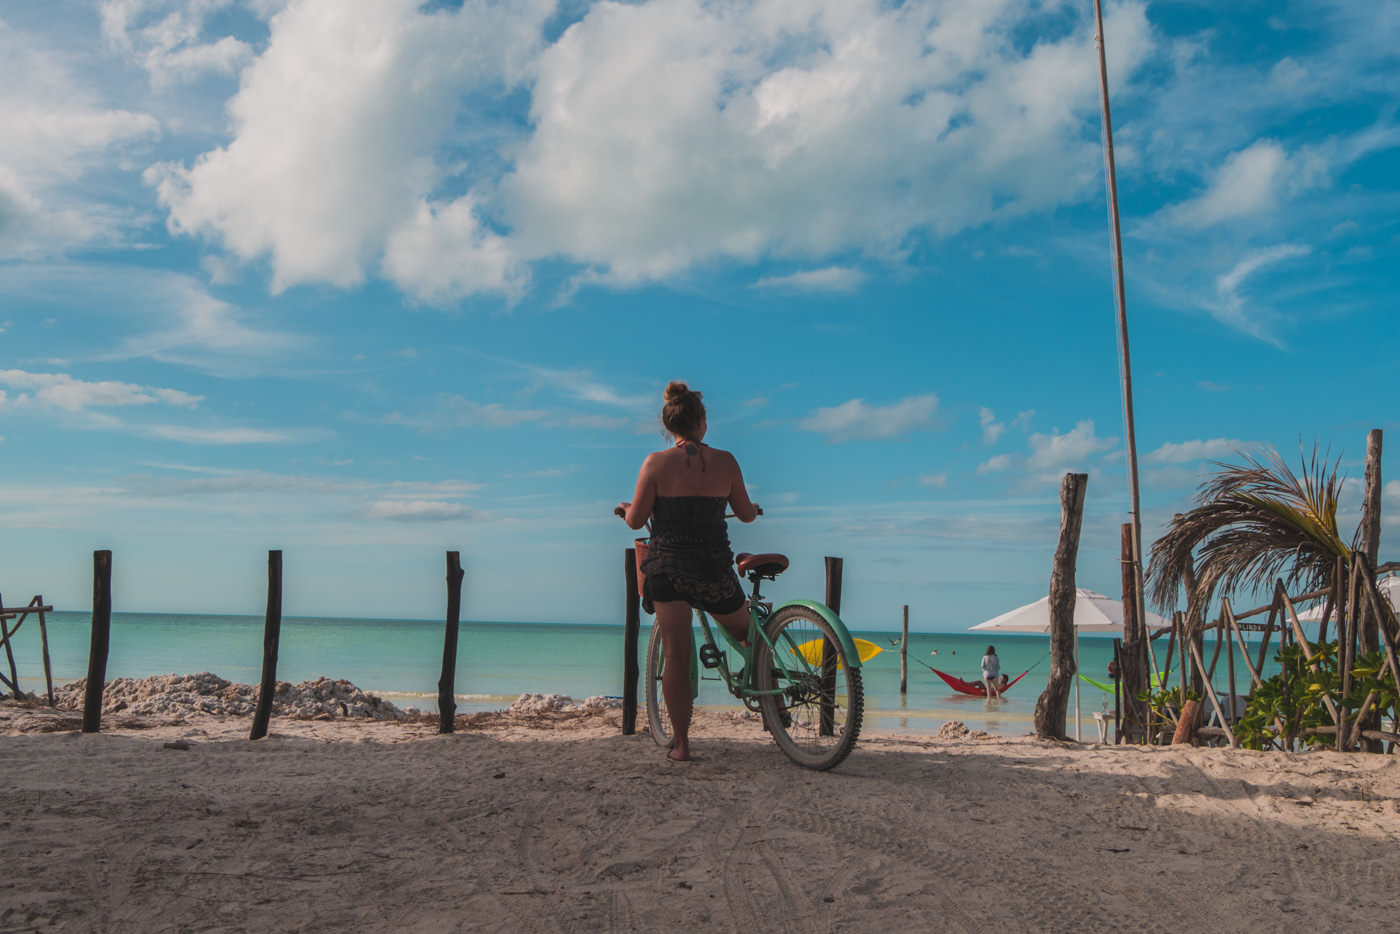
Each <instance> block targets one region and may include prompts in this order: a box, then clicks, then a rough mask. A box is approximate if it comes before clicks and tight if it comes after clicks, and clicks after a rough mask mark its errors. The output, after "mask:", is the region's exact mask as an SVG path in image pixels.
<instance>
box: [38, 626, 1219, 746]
mask: <svg viewBox="0 0 1400 934" xmlns="http://www.w3.org/2000/svg"><path fill="white" fill-rule="evenodd" d="M47 623H48V637H49V655H50V658H51V663H52V666H53V672H54V680H55V683H57V684H62V683H66V682H68V681H73V680H76V679H78V678H81V677H84V676H85V675H86V674H87V655H88V644H89V638H90V624H91V616H90V614H86V613H53V614H50V615H49V616H48V617H47ZM444 630H445V626H444V624H443V622H442V621H433V620H385V619H334V618H310V617H288V618H286V619H284V620H283V621H282V629H281V638H280V646H279V653H278V666H277V676H278V678H279V679H281V680H283V681H291V682H297V681H303V680H307V679H311V678H316V677H319V676H322V675H324V676H327V677H331V678H344V679H346V680H349V681H352V682H354V683H355V684H356V685H358V686H359V687H361V688H364V689H365V690H367V691H372V692H374V693H376V694H380V695H382V696H384V697H385V698H387V699H389V700H391V701H393V702H394V703H396V704H398V705H399V706H401V707H402V706H416V707H419V708H422V709H424V710H436V707H437V682H438V677H439V675H440V673H441V670H442V646H443V636H444ZM649 634H650V629H649V628H648V627H645V626H644V627H643V629H642V631H641V637H640V649H639V652H638V655H639V658H638V664H639V666H642V665H644V660H643V659H642V658H641V655H642V654H643V653H644V652H645V648H646V644H647V637H648V635H649ZM856 635H858V636H860V637H861V638H864V639H868V640H870V641H871V642H874V643H875V644H876V645H879V646H881V647H882V648H883V650H884V651H882V652H881V653H880V654H879V655H878V656H876V657H875V658H874V659H872V660H870V661H868V662H866V663H865V665H864V666H863V667H862V674H863V681H864V685H865V697H866V721H865V722H866V724H867V726H869V727H870V728H872V729H881V730H894V731H910V732H920V733H923V732H935V731H937V729H938V728H939V727H940V726H942V725H943V724H944V723H946V722H948V721H949V720H961V721H962V722H963V723H965V724H966V725H967V726H968V727H969V728H970V729H980V730H986V731H987V732H989V733H995V734H999V735H1016V734H1020V733H1026V732H1029V731H1030V730H1031V729H1032V728H1033V724H1032V716H1033V714H1034V711H1035V702H1036V699H1037V697H1038V696H1039V694H1040V692H1041V691H1042V690H1044V687H1045V681H1046V678H1047V677H1048V674H1049V657H1048V656H1049V651H1050V641H1049V637H1047V636H1031V635H1015V636H1006V635H998V636H997V637H996V638H995V639H993V640H991V641H992V642H993V643H994V644H995V645H996V647H997V653H998V654H999V655H1000V656H1001V659H1002V671H1004V672H1006V673H1007V674H1009V675H1010V676H1011V677H1012V678H1015V677H1016V676H1017V675H1018V674H1020V673H1021V672H1022V671H1027V670H1028V671H1029V674H1027V675H1026V677H1025V678H1024V679H1023V680H1022V681H1021V682H1020V683H1019V684H1017V685H1015V686H1014V687H1013V688H1012V689H1011V690H1010V691H1009V692H1008V694H1007V697H1006V699H1004V700H1003V701H1002V702H1001V703H999V704H988V702H987V701H985V700H983V699H981V698H975V697H967V696H964V695H961V694H958V693H956V692H954V691H952V690H951V689H950V688H948V687H947V685H945V684H944V683H943V682H942V681H941V680H940V679H939V678H938V677H936V676H935V675H934V674H933V673H932V672H931V671H930V670H929V669H928V667H927V666H928V665H933V666H936V667H937V668H939V669H940V670H942V671H946V672H948V673H950V674H954V675H957V676H959V677H961V678H964V679H966V680H969V681H974V680H977V678H978V677H979V669H978V664H979V662H980V660H981V657H982V654H983V653H984V652H985V651H986V647H987V644H988V639H987V636H986V635H985V634H973V633H936V632H919V633H910V634H909V656H908V657H909V665H908V681H907V691H906V692H905V693H903V694H901V693H900V690H899V648H898V640H899V633H897V632H858V633H856ZM262 641H263V620H262V618H260V617H253V616H214V615H204V614H171V613H114V614H112V630H111V645H110V650H109V656H108V663H107V678H108V680H110V679H112V678H117V677H132V678H140V677H145V676H147V675H153V674H170V673H182V674H183V673H192V672H199V671H212V672H214V673H215V674H218V675H220V676H221V677H224V678H227V679H228V680H230V681H235V682H242V683H248V684H254V683H257V681H258V679H259V677H260V673H261V670H262ZM14 644H15V648H16V666H17V669H18V672H19V675H20V684H21V686H22V687H23V688H24V689H25V690H28V691H35V692H38V693H42V691H43V689H44V679H43V667H42V663H41V661H40V658H41V654H40V640H39V627H38V624H37V621H36V620H35V619H34V618H33V617H31V618H30V619H29V620H27V621H26V622H25V623H24V625H23V626H22V628H21V629H20V631H19V632H18V633H17V634H16V636H15V638H14ZM623 645H624V642H623V627H622V626H620V625H618V626H596V625H582V624H577V625H573V624H559V623H528V622H513V623H511V622H464V623H463V624H462V625H461V628H460V631H459V637H458V653H457V667H456V675H455V679H456V680H455V687H456V690H457V692H458V693H457V703H458V710H459V711H460V712H474V711H479V710H497V709H500V708H503V707H505V706H506V705H508V704H509V703H510V702H511V701H512V700H514V699H515V698H516V697H518V696H519V695H520V694H522V693H525V692H527V691H532V692H537V693H559V694H567V695H569V696H570V697H574V698H577V699H582V698H585V697H590V696H593V695H597V694H603V695H612V696H618V695H621V694H622V677H623ZM1211 648H1212V644H1210V643H1208V644H1207V656H1209V654H1210V650H1211ZM935 650H936V651H937V653H938V654H937V655H936V656H935V655H934V654H933V653H934V651H935ZM1164 650H1165V644H1164V643H1163V644H1161V645H1159V646H1158V653H1159V662H1160V661H1161V660H1162V659H1161V658H1160V654H1161V653H1162V652H1164ZM1112 654H1113V640H1112V639H1110V638H1105V637H1101V636H1092V637H1091V636H1085V637H1083V638H1081V640H1080V644H1079V658H1080V663H1079V667H1080V671H1082V672H1083V673H1085V674H1086V675H1088V676H1090V677H1093V678H1096V679H1098V680H1105V676H1104V673H1105V670H1106V666H1107V664H1108V661H1109V659H1110V658H1111V657H1112ZM1223 670H1224V665H1223V663H1222V664H1221V666H1220V672H1221V674H1220V677H1218V678H1217V679H1216V680H1217V683H1218V684H1219V686H1220V687H1221V688H1222V689H1223V687H1224V683H1225V680H1224V675H1223ZM1241 677H1243V675H1241ZM699 702H700V703H701V704H702V705H704V706H707V707H715V708H733V709H738V702H737V701H735V700H734V699H733V698H732V697H730V695H729V694H728V693H727V692H726V691H725V690H724V688H723V686H722V685H721V684H720V683H718V682H717V681H714V680H706V681H703V682H702V684H701V693H700V698H699ZM1079 707H1080V711H1081V724H1082V725H1081V727H1080V730H1081V735H1082V736H1083V737H1085V738H1092V737H1093V736H1094V735H1095V733H1096V730H1095V727H1094V721H1093V712H1094V711H1109V712H1111V711H1112V710H1113V698H1112V696H1111V695H1108V694H1105V693H1104V692H1103V691H1101V690H1099V689H1098V688H1096V687H1093V686H1091V685H1089V684H1085V683H1083V682H1081V683H1080V698H1079ZM1073 730H1074V697H1073V695H1071V698H1070V732H1071V735H1072V734H1073Z"/></svg>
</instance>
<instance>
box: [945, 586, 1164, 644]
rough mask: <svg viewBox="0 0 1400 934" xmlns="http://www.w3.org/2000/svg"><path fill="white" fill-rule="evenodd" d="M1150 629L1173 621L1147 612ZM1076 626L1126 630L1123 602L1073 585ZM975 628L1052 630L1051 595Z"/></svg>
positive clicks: (1090, 629) (1089, 629)
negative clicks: (1124, 626)
mask: <svg viewBox="0 0 1400 934" xmlns="http://www.w3.org/2000/svg"><path fill="white" fill-rule="evenodd" d="M1147 626H1148V628H1149V629H1157V628H1161V627H1164V626H1166V627H1169V626H1171V623H1170V622H1168V621H1167V620H1165V619H1163V618H1162V617H1160V616H1158V615H1157V614H1156V613H1148V614H1147ZM1074 628H1075V631H1076V632H1116V633H1120V634H1121V633H1122V632H1123V602H1122V601H1121V600H1116V599H1114V598H1113V597H1106V596H1104V595H1103V594H1101V593H1098V592H1097V591H1093V590H1090V589H1089V588H1087V587H1076V588H1075V589H1074ZM972 631H974V632H978V631H988V632H1038V633H1041V634H1042V635H1044V634H1046V633H1048V632H1050V597H1049V596H1044V597H1041V598H1040V599H1039V600H1037V601H1035V602H1034V603H1027V604H1026V605H1025V606H1023V607H1017V608H1016V609H1014V610H1012V611H1010V612H1009V613H1003V614H1001V615H1000V616H996V617H993V618H992V619H989V620H987V621H986V622H985V623H978V624H977V625H976V626H973V627H972Z"/></svg>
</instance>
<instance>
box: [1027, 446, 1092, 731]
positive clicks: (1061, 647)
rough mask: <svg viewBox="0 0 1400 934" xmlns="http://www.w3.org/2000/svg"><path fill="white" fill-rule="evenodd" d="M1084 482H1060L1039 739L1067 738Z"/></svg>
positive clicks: (1069, 477) (1073, 477) (1072, 477)
mask: <svg viewBox="0 0 1400 934" xmlns="http://www.w3.org/2000/svg"><path fill="white" fill-rule="evenodd" d="M1088 481H1089V475H1088V474H1082V473H1067V474H1065V479H1064V480H1063V481H1062V482H1061V483H1060V543H1059V545H1058V546H1057V547H1056V548H1055V563H1054V567H1053V568H1052V570H1051V571H1050V683H1049V684H1048V685H1046V688H1045V693H1043V694H1041V695H1040V699H1039V700H1037V701H1036V702H1035V735H1036V736H1037V737H1039V738H1040V739H1058V740H1064V739H1067V737H1066V736H1065V709H1066V707H1067V706H1068V705H1069V689H1070V685H1071V684H1072V683H1073V682H1074V681H1075V680H1076V679H1075V675H1077V674H1078V668H1077V666H1076V665H1075V661H1074V655H1075V651H1074V641H1075V640H1074V597H1075V592H1074V571H1075V563H1076V561H1077V560H1078V556H1079V529H1080V525H1081V524H1082V521H1083V518H1084V489H1085V486H1086V485H1087V484H1088Z"/></svg>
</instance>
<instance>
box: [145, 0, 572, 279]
mask: <svg viewBox="0 0 1400 934" xmlns="http://www.w3.org/2000/svg"><path fill="white" fill-rule="evenodd" d="M421 6H422V4H421V3H420V2H419V0H304V2H301V3H295V4H291V5H289V6H288V7H286V8H285V9H283V10H282V11H281V12H279V13H277V14H276V15H275V16H274V17H273V18H272V20H271V24H270V30H271V35H270V38H269V41H268V43H267V46H266V50H265V51H264V52H263V53H262V54H261V55H260V56H258V57H257V58H256V59H255V60H254V61H253V62H252V63H251V64H249V65H248V66H247V67H246V68H245V69H244V70H243V72H242V78H241V82H240V88H239V91H238V93H237V95H235V96H234V97H233V98H232V99H231V100H230V102H229V105H228V111H229V115H230V119H231V123H232V126H231V130H232V136H233V138H232V140H231V141H230V142H229V143H228V145H226V146H224V147H222V148H220V149H216V150H213V151H211V152H206V153H204V154H203V155H201V156H200V157H199V158H198V159H196V160H195V162H194V164H193V165H192V166H189V167H185V166H182V165H175V164H166V165H162V166H158V167H155V168H153V169H151V170H150V171H149V172H148V173H147V178H148V181H149V182H150V183H151V184H154V185H155V186H156V188H157V191H158V194H159V197H160V200H161V203H162V204H164V205H166V206H167V207H168V208H169V211H170V214H169V225H170V227H171V228H172V230H174V231H177V232H183V233H188V234H191V235H198V236H206V237H210V238H212V239H214V240H216V241H218V242H219V243H221V244H222V245H223V246H224V247H226V248H227V249H228V250H230V251H231V252H232V253H234V254H235V255H237V256H238V257H240V258H241V259H243V260H253V259H255V258H258V257H262V256H267V257H269V258H270V259H271V264H272V270H273V279H272V285H273V289H274V290H275V291H280V290H282V289H284V288H286V287H287V286H289V285H292V284H295V283H300V282H315V281H321V282H329V283H332V284H334V285H339V286H351V285H355V284H357V283H359V282H361V281H362V280H363V278H364V276H365V274H366V268H367V267H372V266H373V265H374V264H376V263H377V262H378V261H379V259H380V258H381V257H383V258H384V262H385V269H386V271H387V272H388V273H389V274H390V275H391V276H399V277H402V278H401V279H399V281H400V283H401V284H403V285H404V286H405V287H406V288H408V289H409V290H410V291H412V292H414V293H417V294H421V295H423V296H425V297H428V298H432V299H437V298H440V297H442V296H444V295H445V294H447V293H450V292H458V291H471V290H475V289H493V288H501V287H502V284H503V283H505V282H509V281H511V280H510V274H509V272H508V269H509V264H508V263H506V262H505V261H504V260H503V258H502V257H501V256H500V255H499V253H500V249H499V248H500V245H499V244H498V243H497V242H496V241H495V240H493V239H492V237H491V235H490V234H488V233H485V232H483V231H482V230H481V228H480V221H479V220H478V219H477V218H474V217H473V216H472V210H471V209H472V204H473V202H471V201H470V200H462V198H453V199H449V200H448V201H447V202H445V203H442V204H439V203H437V202H436V201H434V200H433V196H434V193H435V192H437V191H439V190H440V186H454V187H461V185H460V182H461V179H460V177H459V176H460V173H461V172H462V171H463V168H464V167H463V166H462V165H461V164H460V163H459V162H454V163H451V164H446V165H440V164H438V163H437V161H436V159H435V157H436V155H437V153H438V151H439V149H440V147H441V146H442V144H443V143H444V138H445V137H446V136H447V134H448V133H449V132H451V131H452V128H453V124H454V121H455V120H456V119H457V117H458V111H459V108H460V107H461V106H462V98H463V96H464V95H466V94H468V93H470V92H471V91H473V90H474V89H479V88H485V87H499V85H500V84H502V83H504V84H506V85H507V86H509V85H513V84H515V83H516V82H518V81H520V80H522V79H523V78H525V77H526V75H527V70H528V68H529V64H530V61H531V59H532V57H533V55H534V53H535V50H536V47H537V46H538V44H539V42H540V32H539V30H540V25H541V23H542V22H543V20H544V18H545V17H546V16H547V15H549V13H550V10H551V4H549V3H547V2H545V0H522V2H519V3H512V4H488V3H486V2H484V0H468V2H466V3H465V4H463V6H462V7H461V8H460V9H457V10H442V9H439V10H433V11H424V10H422V9H421ZM468 187H469V186H468ZM425 238H427V239H428V240H431V241H433V242H432V243H431V245H430V246H427V245H425ZM417 249H427V250H428V251H429V253H428V256H427V257H426V260H423V259H420V258H418V257H416V256H415V255H413V254H414V251H415V250H417ZM444 250H456V251H457V252H456V253H454V254H453V255H454V257H455V258H454V259H453V262H457V263H460V264H461V268H460V269H459V270H457V271H455V272H451V273H445V272H442V271H440V270H439V269H438V268H436V264H434V263H433V262H432V260H434V259H441V258H444V257H445V256H446V254H444V252H443V251H444ZM463 250H465V252H462V251H463ZM482 276H485V278H484V279H482V278H479V277H482ZM473 277H478V278H473Z"/></svg>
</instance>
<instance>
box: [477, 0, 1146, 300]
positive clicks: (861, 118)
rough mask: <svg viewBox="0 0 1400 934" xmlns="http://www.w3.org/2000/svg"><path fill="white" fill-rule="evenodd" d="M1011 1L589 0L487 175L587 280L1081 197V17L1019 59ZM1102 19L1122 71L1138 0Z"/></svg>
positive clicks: (1090, 109)
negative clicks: (499, 177)
mask: <svg viewBox="0 0 1400 934" xmlns="http://www.w3.org/2000/svg"><path fill="white" fill-rule="evenodd" d="M1021 13H1022V8H1021V7H1020V5H1019V4H1014V3H1010V2H1006V0H1000V2H984V3H976V4H956V5H953V4H934V3H907V4H886V3H881V2H878V0H825V2H813V3H800V4H794V3H788V2H784V0H759V2H753V3H746V4H701V3H698V2H694V0H654V2H650V3H640V4H630V5H624V4H599V5H597V6H594V7H592V8H591V9H590V10H589V12H588V14H587V15H586V16H585V17H584V18H583V19H582V20H581V21H580V22H578V23H576V24H574V25H573V26H572V27H571V28H570V29H568V30H567V31H566V32H565V33H564V34H563V36H562V37H561V38H560V39H559V41H558V42H556V43H555V44H554V45H553V46H551V47H550V48H548V49H547V50H545V52H544V53H543V54H542V56H541V58H540V71H539V78H538V80H537V81H536V84H535V87H534V98H533V101H532V107H531V117H532V120H533V122H534V133H533V134H532V135H531V136H530V138H529V139H528V140H527V141H526V143H525V145H524V146H523V147H522V149H521V150H520V152H519V156H518V158H517V161H516V163H515V168H514V171H513V172H512V173H511V174H510V175H509V176H508V177H507V178H506V179H505V181H504V184H503V195H504V203H505V213H506V216H507V217H508V218H509V221H510V223H511V224H512V226H513V228H514V236H515V237H516V238H517V239H518V240H519V242H520V243H521V244H522V248H523V250H524V251H525V252H526V253H528V254H529V255H532V256H561V257H565V258H567V259H569V260H572V261H574V262H578V263H582V264H585V265H586V266H588V267H589V276H588V277H587V280H586V281H598V282H610V283H614V284H631V283H636V282H640V281H645V280H648V279H657V278H663V277H666V276H669V275H672V274H675V273H677V272H679V271H682V270H684V269H687V268H688V267H690V266H692V265H694V264H696V263H699V262H703V261H706V260H710V259H717V258H734V259H738V260H740V261H752V260H756V259H758V258H760V257H764V256H774V257H783V258H799V259H800V258H816V257H825V256H830V255H832V254H834V253H837V252H839V251H842V250H848V249H856V250H860V251H862V252H865V253H867V254H871V255H876V256H889V255H893V254H896V253H898V251H899V249H900V247H901V244H902V243H903V241H904V240H905V238H906V237H907V236H908V235H909V234H910V232H911V231H915V230H930V231H932V232H934V233H935V234H942V235H946V234H952V233H955V232H957V231H959V230H963V229H965V228H967V227H969V226H974V225H978V224H982V223H985V222H987V221H989V220H992V219H996V218H1002V217H1015V216H1019V215H1024V214H1027V213H1031V212H1035V211H1040V210H1043V209H1046V208H1050V207H1053V206H1055V205H1057V204H1061V203H1065V202H1068V201H1076V200H1078V199H1079V198H1080V197H1082V196H1083V195H1084V194H1085V193H1086V192H1089V191H1091V190H1092V189H1093V188H1094V187H1096V186H1097V185H1098V175H1097V171H1096V166H1097V147H1098V144H1097V140H1096V139H1095V138H1094V137H1092V136H1091V135H1090V134H1087V133H1085V132H1084V127H1085V124H1086V123H1087V122H1089V121H1091V120H1096V119H1097V118H1096V113H1097V110H1096V108H1097V96H1096V93H1097V91H1096V88H1097V85H1096V82H1095V80H1094V74H1093V70H1092V69H1086V68H1084V67H1083V63H1084V61H1086V60H1091V57H1092V49H1093V45H1092V37H1091V33H1090V31H1089V30H1087V29H1084V28H1079V29H1072V30H1071V29H1068V28H1067V29H1065V30H1064V31H1063V32H1060V33H1058V34H1047V35H1043V36H1041V37H1040V40H1039V41H1038V42H1037V44H1036V45H1035V46H1034V48H1033V49H1032V50H1031V51H1030V52H1029V53H1025V52H1024V51H1022V50H1021V49H1019V48H1017V45H1018V43H1017V42H1016V41H1014V39H1013V35H1014V33H1015V31H1016V30H1017V28H1018V26H1019V25H1020V19H1021ZM1110 19H1111V27H1112V29H1113V32H1114V36H1115V42H1114V44H1113V46H1112V48H1113V49H1114V52H1113V54H1114V59H1115V60H1114V66H1115V71H1116V73H1117V74H1120V75H1125V76H1126V75H1130V74H1131V73H1132V72H1133V70H1134V67H1135V65H1136V64H1137V62H1139V61H1141V60H1142V58H1143V57H1144V55H1145V54H1146V52H1147V50H1148V49H1149V48H1150V46H1151V37H1150V29H1149V27H1148V24H1147V20H1146V17H1145V15H1144V8H1143V5H1142V4H1140V3H1133V2H1129V3H1123V4H1118V5H1115V6H1114V7H1113V8H1112V9H1111V11H1110ZM1079 25H1080V26H1081V27H1082V26H1083V25H1084V23H1083V21H1080V22H1079ZM873 139H878V140H880V141H881V144H880V145H879V146H872V145H869V141H870V140H873ZM814 193H819V194H818V195H817V196H814Z"/></svg>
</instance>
